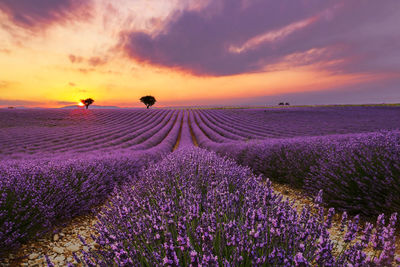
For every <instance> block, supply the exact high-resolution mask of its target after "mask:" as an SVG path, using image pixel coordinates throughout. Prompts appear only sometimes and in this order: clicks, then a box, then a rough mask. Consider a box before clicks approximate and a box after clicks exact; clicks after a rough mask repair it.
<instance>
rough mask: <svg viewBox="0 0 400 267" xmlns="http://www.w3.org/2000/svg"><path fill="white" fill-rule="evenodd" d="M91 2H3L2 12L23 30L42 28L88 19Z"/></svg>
mask: <svg viewBox="0 0 400 267" xmlns="http://www.w3.org/2000/svg"><path fill="white" fill-rule="evenodd" d="M90 2H91V0H36V1H32V0H1V1H0V10H1V11H3V12H4V13H6V14H7V15H8V17H9V18H10V20H11V21H12V22H13V23H14V24H16V25H18V26H21V27H23V28H28V29H33V28H38V29H40V28H42V27H43V26H46V25H49V24H52V23H53V22H56V21H57V22H59V21H65V20H69V19H78V18H79V19H82V18H85V17H88V12H87V10H88V9H87V8H84V7H87V6H88V4H89V3H90Z"/></svg>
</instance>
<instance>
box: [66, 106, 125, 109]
mask: <svg viewBox="0 0 400 267" xmlns="http://www.w3.org/2000/svg"><path fill="white" fill-rule="evenodd" d="M61 108H62V109H84V108H85V107H80V106H78V105H70V106H64V107H61ZM118 108H120V107H117V106H98V105H90V106H89V109H118Z"/></svg>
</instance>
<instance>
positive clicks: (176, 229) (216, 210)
mask: <svg viewBox="0 0 400 267" xmlns="http://www.w3.org/2000/svg"><path fill="white" fill-rule="evenodd" d="M320 199H321V193H320V195H319V201H320ZM317 202H318V201H317ZM317 208H318V209H319V210H320V212H319V213H317V214H314V213H312V212H310V208H309V207H306V208H305V209H303V210H302V211H301V213H298V212H297V211H296V209H295V208H294V207H293V206H292V205H291V203H290V202H288V201H284V200H282V196H280V195H278V194H276V193H274V192H273V190H272V188H271V184H270V182H269V181H268V180H267V181H266V183H264V182H263V181H262V179H261V177H257V176H254V175H253V174H252V172H251V170H250V169H248V168H245V167H241V166H239V165H237V164H236V163H234V162H233V161H232V160H228V159H224V158H221V157H219V156H217V155H216V154H215V153H212V152H208V151H206V150H201V149H197V148H181V149H179V150H177V151H175V152H173V153H172V154H170V155H168V156H167V157H166V158H165V159H164V160H163V161H162V162H161V163H159V164H157V166H154V167H151V168H149V169H147V170H146V171H145V172H144V173H143V174H142V175H141V176H140V179H138V180H137V181H136V182H135V183H133V184H130V185H127V186H126V187H125V188H123V189H122V190H117V191H116V192H115V195H114V197H113V198H112V200H111V203H110V204H109V205H108V206H107V207H106V208H105V209H104V210H103V211H102V212H101V213H100V215H99V216H98V218H99V221H100V222H99V224H98V225H97V231H98V233H99V236H98V237H97V239H96V242H97V243H98V245H99V248H98V249H93V250H91V251H89V252H87V253H84V256H83V257H82V259H81V261H82V262H83V263H84V264H85V265H88V266H113V265H118V266H153V265H165V266H196V265H206V266H209V265H213V266H215V265H219V266H250V265H255V266H261V265H263V266H316V265H317V266H349V265H353V266H379V264H381V263H382V264H384V265H385V264H386V265H385V266H389V265H388V264H392V263H394V253H393V251H394V240H395V239H394V225H395V223H396V214H394V215H393V216H392V217H391V219H390V222H389V223H388V224H387V225H385V224H384V222H381V224H380V225H381V226H380V228H378V229H377V230H374V232H373V238H372V239H373V240H375V239H376V238H377V237H378V236H380V235H381V232H384V233H385V235H386V237H384V240H383V241H382V242H386V243H385V244H386V245H384V246H376V250H375V251H376V253H375V256H368V255H367V254H366V252H365V248H366V247H367V246H368V245H371V242H370V237H371V233H372V228H371V225H368V226H367V227H366V230H365V234H364V235H363V236H362V241H361V242H362V243H358V242H355V241H354V233H355V232H356V231H357V229H358V221H357V220H354V221H346V219H344V221H343V224H344V225H345V226H346V228H347V231H346V233H345V236H346V237H347V239H346V244H347V245H346V247H345V248H343V249H340V250H337V249H335V247H337V244H336V241H333V240H332V239H331V237H330V233H329V228H330V227H331V223H330V220H331V218H332V216H333V214H334V210H333V209H331V210H330V211H329V213H328V214H327V215H326V216H327V218H326V220H325V219H324V216H325V215H324V213H323V211H324V209H323V208H322V207H317ZM380 242H381V241H380ZM360 255H361V256H360Z"/></svg>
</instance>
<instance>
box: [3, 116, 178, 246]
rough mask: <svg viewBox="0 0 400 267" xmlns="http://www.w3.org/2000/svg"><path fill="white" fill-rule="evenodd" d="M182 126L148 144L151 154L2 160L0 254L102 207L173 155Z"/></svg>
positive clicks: (155, 137) (117, 152)
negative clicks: (119, 188) (112, 194)
mask: <svg viewBox="0 0 400 267" xmlns="http://www.w3.org/2000/svg"><path fill="white" fill-rule="evenodd" d="M179 118H181V117H179ZM175 121H177V122H176V123H173V122H175ZM180 121H181V120H178V119H176V120H174V121H172V124H171V127H170V128H165V129H163V131H161V132H159V135H158V136H156V135H155V136H153V137H152V138H150V139H148V141H147V145H148V147H147V148H148V149H147V150H143V151H133V152H126V151H124V150H119V151H114V153H111V154H106V155H105V156H90V155H88V154H82V156H80V157H78V158H77V156H76V155H61V156H58V157H57V156H55V157H54V158H52V159H45V158H39V159H35V160H8V161H3V162H2V164H1V165H0V180H1V181H2V183H1V184H0V211H1V212H0V254H2V253H5V252H6V250H7V251H8V250H10V249H15V248H17V247H19V246H20V245H21V243H23V242H25V241H26V240H29V239H31V238H34V237H37V236H40V235H42V234H43V233H45V232H46V231H47V230H49V229H51V228H52V227H53V226H55V225H56V224H58V223H60V222H64V221H66V220H68V219H70V218H72V217H74V216H78V215H82V214H85V213H87V212H89V211H90V210H91V208H92V207H94V206H97V205H99V204H101V203H103V202H104V200H105V199H106V198H107V197H108V195H109V193H110V192H111V191H112V190H113V189H114V187H115V186H117V185H120V184H123V183H125V182H127V181H129V180H131V179H133V177H134V176H135V175H136V174H137V173H138V172H139V171H140V170H141V169H142V168H143V167H144V166H146V165H148V164H151V163H152V162H155V161H158V160H159V159H161V158H162V157H163V156H164V155H165V154H168V153H169V152H170V151H171V150H172V148H173V147H174V145H175V143H176V141H177V137H178V134H179V129H180ZM150 146H151V147H150ZM72 158H75V159H72Z"/></svg>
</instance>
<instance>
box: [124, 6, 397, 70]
mask: <svg viewBox="0 0 400 267" xmlns="http://www.w3.org/2000/svg"><path fill="white" fill-rule="evenodd" d="M171 17H173V18H172V19H170V20H169V21H168V22H167V23H166V24H165V25H164V26H163V28H162V29H159V31H158V33H157V34H150V33H145V32H138V31H131V32H124V33H122V34H121V36H122V38H121V46H122V47H123V48H124V50H125V51H126V53H127V55H129V57H131V58H132V59H134V60H137V61H139V62H143V63H147V64H152V65H157V66H162V67H168V68H176V69H180V70H183V71H188V72H191V73H194V74H197V75H215V76H220V75H231V74H239V73H247V72H256V71H261V70H263V69H265V68H266V67H267V68H268V67H270V66H272V65H274V64H277V63H282V62H286V63H287V65H292V66H293V65H305V64H314V63H320V64H321V65H322V66H323V67H325V68H330V69H331V70H334V71H338V72H342V71H344V72H349V71H350V72H351V71H358V72H365V71H374V72H376V71H388V70H400V60H399V57H400V36H399V35H398V29H397V27H398V25H399V24H400V2H399V1H397V0H388V1H385V2H384V3H383V2H380V1H373V0H367V1H363V2H360V1H356V0H342V1H330V0H326V1H320V0H307V1H291V0H280V1H275V0H254V1H244V0H243V1H231V0H216V1H210V4H209V5H208V6H207V7H205V8H203V9H201V10H192V9H191V10H185V11H180V12H177V13H175V14H174V15H173V16H171Z"/></svg>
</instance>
